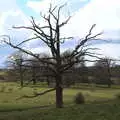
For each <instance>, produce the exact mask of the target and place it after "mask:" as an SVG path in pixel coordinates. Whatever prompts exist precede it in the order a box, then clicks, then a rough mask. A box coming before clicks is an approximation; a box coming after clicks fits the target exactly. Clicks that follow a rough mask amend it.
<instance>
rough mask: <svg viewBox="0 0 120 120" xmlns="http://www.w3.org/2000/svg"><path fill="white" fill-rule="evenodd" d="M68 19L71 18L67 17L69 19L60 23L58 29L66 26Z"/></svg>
mask: <svg viewBox="0 0 120 120" xmlns="http://www.w3.org/2000/svg"><path fill="white" fill-rule="evenodd" d="M70 18H71V16H69V17H68V18H67V20H65V21H64V22H62V23H61V24H60V25H59V27H62V26H64V25H65V24H67V23H68V21H69V20H70Z"/></svg>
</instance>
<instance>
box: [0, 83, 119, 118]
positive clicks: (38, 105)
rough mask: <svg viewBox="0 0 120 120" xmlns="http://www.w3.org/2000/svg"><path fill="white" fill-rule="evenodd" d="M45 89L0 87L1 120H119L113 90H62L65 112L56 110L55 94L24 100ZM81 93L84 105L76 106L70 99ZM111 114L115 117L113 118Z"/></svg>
mask: <svg viewBox="0 0 120 120" xmlns="http://www.w3.org/2000/svg"><path fill="white" fill-rule="evenodd" d="M46 89H48V88H46V87H44V88H42V87H39V85H37V86H36V87H33V86H29V87H24V88H22V89H21V88H20V86H19V84H16V83H0V120H27V119H28V120H79V119H81V120H89V119H90V117H91V119H90V120H119V119H118V118H120V113H119V111H120V103H119V102H120V100H115V97H116V94H119V93H120V89H119V87H118V88H116V87H115V86H113V87H112V88H99V87H96V88H91V87H87V88H85V87H84V88H83V87H80V89H75V88H74V89H73V88H69V89H64V103H65V108H62V109H56V108H55V92H51V93H48V94H46V95H43V96H39V97H36V98H33V99H29V98H23V99H20V100H17V99H18V98H19V97H21V96H23V95H32V94H33V93H34V92H36V91H37V92H40V91H43V90H46ZM78 92H82V93H83V94H84V96H85V99H86V104H84V105H75V104H74V103H73V98H74V96H75V95H76V93H78ZM112 114H114V116H113V115H112ZM113 118H114V119H113Z"/></svg>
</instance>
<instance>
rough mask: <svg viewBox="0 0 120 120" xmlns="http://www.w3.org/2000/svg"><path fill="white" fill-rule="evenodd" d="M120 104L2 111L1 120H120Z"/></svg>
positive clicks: (112, 102) (0, 113) (110, 103)
mask: <svg viewBox="0 0 120 120" xmlns="http://www.w3.org/2000/svg"><path fill="white" fill-rule="evenodd" d="M119 111H120V104H119V103H118V102H115V101H111V102H109V103H102V104H97V103H94V104H84V105H71V106H67V107H65V108H61V109H56V108H33V109H29V110H23V111H11V112H0V120H120V112H119Z"/></svg>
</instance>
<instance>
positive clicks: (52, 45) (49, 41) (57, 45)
mask: <svg viewBox="0 0 120 120" xmlns="http://www.w3.org/2000/svg"><path fill="white" fill-rule="evenodd" d="M63 7H64V5H62V6H60V7H58V6H55V7H52V5H50V8H49V12H48V14H47V15H44V16H43V15H41V17H42V18H43V19H44V20H45V21H46V23H47V25H45V26H40V25H39V24H37V23H36V21H35V19H34V18H33V17H31V26H20V27H18V26H17V27H14V28H16V29H26V30H31V31H32V32H33V33H34V36H33V38H30V39H27V40H24V41H22V42H21V43H19V44H17V45H15V44H13V43H12V42H11V41H10V38H8V39H9V40H6V39H4V42H5V43H6V44H8V45H9V46H11V47H13V48H15V49H18V50H20V51H22V52H24V53H27V54H29V55H31V56H32V57H35V58H36V59H38V60H39V61H40V62H42V63H46V64H48V65H49V69H50V70H51V71H52V72H53V73H54V78H55V82H56V85H55V88H53V89H50V90H47V91H46V92H43V93H48V92H50V91H53V90H56V107H58V108H61V107H63V87H62V76H63V73H64V72H65V71H66V70H69V69H70V68H71V67H72V66H73V65H75V64H76V63H78V62H79V63H80V62H81V59H80V58H81V57H82V56H91V57H96V55H95V54H94V52H93V51H94V50H96V49H95V48H91V47H90V46H88V44H87V43H89V41H91V40H93V39H94V40H95V38H96V37H97V36H99V35H101V33H98V34H95V35H92V30H93V29H94V27H95V26H96V25H95V24H94V25H92V27H91V28H90V30H89V32H88V34H87V35H86V36H85V37H84V38H83V39H79V43H78V44H77V45H76V46H75V47H74V48H73V50H72V52H71V54H70V55H68V56H66V57H62V56H61V44H64V43H65V42H66V40H69V39H73V37H63V36H62V37H61V34H60V30H61V28H62V27H63V26H64V25H66V24H67V23H68V21H69V20H70V18H71V16H69V17H68V18H67V19H66V20H65V21H63V22H60V20H61V19H60V13H61V9H62V8H63ZM53 21H54V22H53ZM46 31H47V32H46ZM3 37H6V36H3ZM35 39H39V40H40V41H42V42H44V43H45V44H46V46H47V47H48V48H49V49H50V51H51V57H49V58H46V57H45V58H44V57H43V58H42V59H41V58H40V57H39V56H37V55H36V54H34V53H32V52H31V51H28V50H25V49H24V48H22V47H20V45H22V44H24V43H25V42H28V41H30V40H35ZM73 58H74V59H73ZM65 59H66V60H67V62H63V61H64V60H65ZM38 95H42V94H36V95H35V96H33V97H36V96H38Z"/></svg>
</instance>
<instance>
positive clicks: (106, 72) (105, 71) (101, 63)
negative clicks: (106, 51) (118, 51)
mask: <svg viewBox="0 0 120 120" xmlns="http://www.w3.org/2000/svg"><path fill="white" fill-rule="evenodd" d="M114 61H115V60H114V59H112V58H110V57H105V58H102V59H100V60H98V61H97V62H96V63H95V66H96V68H97V70H96V72H97V74H98V77H99V79H103V80H104V83H107V84H108V87H111V84H112V81H111V69H112V67H113V65H114ZM101 75H102V76H101Z"/></svg>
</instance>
